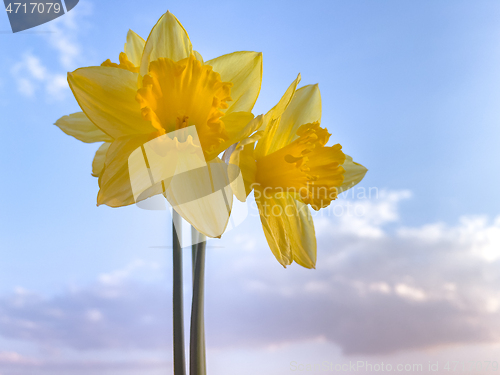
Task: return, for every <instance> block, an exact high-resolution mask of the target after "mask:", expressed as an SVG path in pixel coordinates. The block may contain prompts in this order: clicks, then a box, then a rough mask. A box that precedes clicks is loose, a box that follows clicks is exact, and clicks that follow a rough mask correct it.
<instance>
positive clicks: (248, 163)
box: [229, 131, 263, 202]
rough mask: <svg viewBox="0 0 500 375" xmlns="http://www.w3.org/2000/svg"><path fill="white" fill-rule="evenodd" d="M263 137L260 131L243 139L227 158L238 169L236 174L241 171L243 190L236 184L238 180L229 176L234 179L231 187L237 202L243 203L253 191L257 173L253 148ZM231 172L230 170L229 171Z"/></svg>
mask: <svg viewBox="0 0 500 375" xmlns="http://www.w3.org/2000/svg"><path fill="white" fill-rule="evenodd" d="M262 135H263V132H262V131H259V132H257V133H255V134H254V135H252V136H251V137H249V138H246V139H244V140H243V141H241V142H240V143H238V144H237V145H236V147H235V148H234V150H233V152H232V153H231V155H230V157H229V164H230V165H235V166H237V167H238V170H237V171H238V172H239V171H241V174H242V178H243V183H244V189H242V188H241V187H240V186H239V185H238V184H239V183H240V180H238V179H236V178H235V176H230V177H234V178H230V179H231V181H232V182H231V187H232V189H233V193H234V195H235V197H236V198H238V200H239V201H241V202H245V201H246V198H247V197H248V195H249V194H250V192H251V191H252V189H253V184H254V183H255V176H256V173H257V163H256V162H255V156H254V147H255V142H257V141H258V140H259V139H260V138H261V137H262ZM231 172H232V170H231Z"/></svg>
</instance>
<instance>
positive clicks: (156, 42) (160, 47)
mask: <svg viewBox="0 0 500 375" xmlns="http://www.w3.org/2000/svg"><path fill="white" fill-rule="evenodd" d="M192 51H193V47H192V45H191V41H190V40H189V36H188V34H187V32H186V30H185V29H184V27H183V26H182V25H181V23H180V22H179V20H178V19H177V18H175V16H174V15H173V14H172V13H170V12H167V13H165V14H164V15H163V16H161V18H160V19H159V20H158V22H157V23H156V25H155V26H154V27H153V29H152V30H151V33H150V34H149V37H148V40H147V41H146V45H145V47H144V52H143V54H142V58H141V68H140V74H141V76H144V75H145V74H146V73H147V72H148V70H149V63H150V62H151V61H155V60H158V58H160V57H165V58H169V59H171V60H173V61H179V60H182V59H185V58H186V57H189V55H191V53H192Z"/></svg>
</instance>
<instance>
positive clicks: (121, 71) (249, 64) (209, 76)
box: [66, 12, 262, 237]
mask: <svg viewBox="0 0 500 375" xmlns="http://www.w3.org/2000/svg"><path fill="white" fill-rule="evenodd" d="M261 80H262V54H261V53H257V52H245V51H243V52H234V53H230V54H227V55H223V56H220V57H217V58H215V59H213V60H210V61H207V62H204V61H203V59H202V57H201V55H200V54H199V53H198V52H196V51H194V50H193V48H192V45H191V41H190V39H189V37H188V34H187V32H186V30H185V29H184V27H183V26H182V25H181V23H180V22H179V21H178V20H177V18H175V17H174V15H172V14H171V13H170V12H167V13H165V14H164V15H163V16H162V17H161V18H160V19H159V21H158V22H157V24H156V25H155V26H154V27H153V29H152V30H151V33H150V35H149V37H148V39H147V41H146V42H145V43H144V44H143V43H142V42H141V41H140V40H138V39H137V38H135V39H134V41H133V42H130V43H129V42H127V45H126V48H125V52H123V53H122V54H120V58H119V64H118V63H112V62H111V61H109V60H107V61H105V62H104V63H103V65H102V66H96V67H87V68H80V69H77V70H75V71H74V72H72V73H68V82H69V85H70V87H71V90H72V91H73V94H74V96H75V98H76V100H77V101H78V103H79V105H80V107H81V108H82V110H83V112H84V114H85V115H86V117H87V118H88V119H89V120H90V121H91V122H92V124H94V125H95V127H97V128H98V129H100V130H101V131H102V132H103V133H104V134H105V135H107V137H108V138H107V139H106V140H105V142H106V143H109V146H107V145H106V144H104V145H103V146H101V148H102V150H101V149H100V150H99V151H98V153H99V155H96V158H98V160H97V161H96V160H94V162H95V163H96V164H100V165H98V166H96V168H95V169H96V171H95V172H98V169H99V168H98V167H99V166H102V163H100V161H101V160H102V159H104V165H103V166H102V168H101V170H100V173H99V187H100V190H99V193H98V196H97V204H98V205H101V204H105V205H108V206H111V207H121V206H126V205H130V204H133V203H135V200H134V195H133V192H132V189H131V183H130V175H129V170H128V158H129V156H130V154H131V153H132V152H133V151H134V150H136V149H138V148H139V147H141V146H142V145H143V144H145V143H146V142H148V141H150V140H152V139H155V138H157V137H159V136H162V135H164V134H168V133H170V132H173V131H176V130H179V129H183V128H186V127H189V126H191V125H194V126H196V130H197V133H198V135H199V139H200V143H201V147H202V149H203V153H204V156H205V159H206V161H207V162H209V163H210V162H215V163H219V162H220V160H219V159H218V157H217V155H219V154H220V153H221V152H222V151H224V150H225V149H227V148H228V147H229V146H230V145H232V144H234V143H237V142H239V141H241V140H243V139H245V138H247V137H248V136H249V135H250V134H252V133H253V132H254V131H255V130H256V129H257V128H258V127H259V126H260V122H259V121H258V119H254V116H253V114H252V113H251V110H252V108H253V106H254V104H255V102H256V100H257V97H258V95H259V91H260V86H261ZM78 116H80V117H81V115H78ZM70 117H71V116H70ZM74 117H75V115H74ZM66 120H68V119H66ZM106 148H107V150H106ZM104 155H105V157H104V158H103V156H104ZM201 180H203V179H197V178H196V177H195V176H194V177H193V178H192V179H191V181H190V182H189V185H190V187H191V188H193V189H196V188H197V187H199V189H200V190H204V188H203V187H201V186H199V185H200V184H202V182H201ZM184 188H185V186H184V187H183V186H179V184H172V185H170V186H169V187H168V188H167V191H166V192H165V195H166V197H167V199H169V200H170V201H172V200H175V196H177V195H179V194H181V192H182V190H183V189H184ZM144 198H147V197H144ZM229 199H232V195H230V197H229ZM231 204H232V200H231V202H229V206H231ZM176 209H177V210H178V212H179V211H181V212H179V213H180V214H181V216H183V217H184V218H185V219H186V220H187V221H188V222H190V223H191V224H192V225H193V226H194V227H195V228H196V229H198V230H199V231H200V232H201V233H204V234H205V235H207V236H209V237H219V236H220V235H221V234H222V233H223V231H224V229H225V226H226V225H227V219H228V212H227V211H226V212H223V211H224V210H225V208H224V210H221V209H220V207H219V204H218V203H217V202H215V201H211V200H210V199H203V200H200V201H199V202H198V206H195V207H193V205H191V206H190V208H189V210H187V211H186V210H184V211H183V210H182V208H179V207H177V208H176ZM201 213H204V214H201ZM220 215H225V216H224V218H225V217H226V216H227V219H224V220H221V218H220V217H219V216H220ZM214 223H219V224H214Z"/></svg>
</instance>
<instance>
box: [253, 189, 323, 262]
mask: <svg viewBox="0 0 500 375" xmlns="http://www.w3.org/2000/svg"><path fill="white" fill-rule="evenodd" d="M255 200H256V202H257V206H258V207H259V213H260V219H261V223H262V227H263V228H264V233H265V235H266V239H267V242H268V244H269V247H270V248H271V251H272V252H273V254H274V255H275V257H276V259H277V260H278V262H280V263H281V264H282V265H283V266H284V267H286V266H287V265H289V264H291V263H292V261H295V262H296V263H298V264H299V265H301V266H302V267H305V268H314V267H315V264H316V250H317V245H316V235H315V232H314V223H313V220H312V217H311V213H310V211H309V207H307V205H304V204H303V203H300V202H298V201H297V200H295V199H294V198H293V196H291V195H290V194H287V193H276V194H273V195H270V194H269V193H266V192H265V191H262V190H256V191H255Z"/></svg>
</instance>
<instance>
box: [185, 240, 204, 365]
mask: <svg viewBox="0 0 500 375" xmlns="http://www.w3.org/2000/svg"><path fill="white" fill-rule="evenodd" d="M198 236H199V237H198V240H199V241H200V242H199V243H198V245H197V247H196V257H195V261H194V264H195V266H194V277H193V304H192V307H191V336H190V344H189V348H190V351H189V373H190V375H206V359H205V321H204V293H205V248H206V244H207V243H206V237H205V236H204V235H203V234H201V233H199V234H198Z"/></svg>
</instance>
